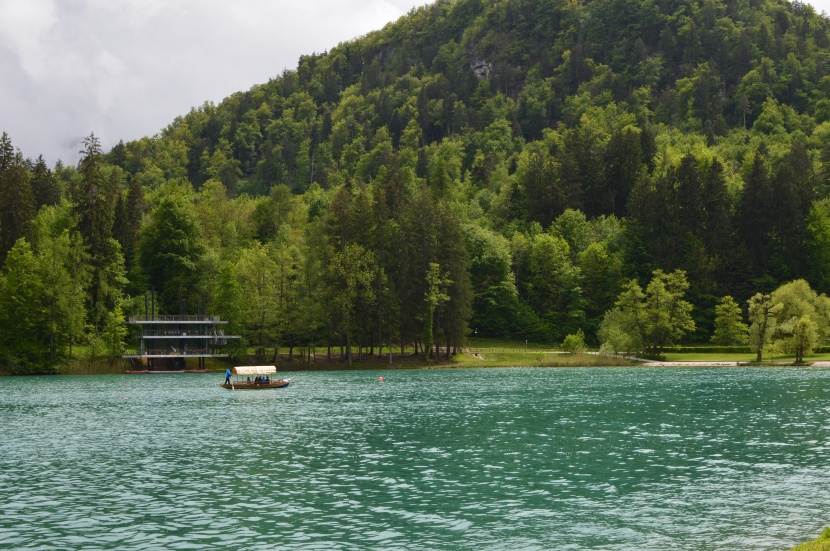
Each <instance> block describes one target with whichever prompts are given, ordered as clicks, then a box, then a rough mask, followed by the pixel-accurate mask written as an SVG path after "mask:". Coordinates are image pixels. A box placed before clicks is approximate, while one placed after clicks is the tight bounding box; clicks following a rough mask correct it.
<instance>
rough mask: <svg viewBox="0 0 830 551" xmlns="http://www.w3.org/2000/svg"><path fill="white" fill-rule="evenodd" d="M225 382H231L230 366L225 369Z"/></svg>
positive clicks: (227, 383)
mask: <svg viewBox="0 0 830 551" xmlns="http://www.w3.org/2000/svg"><path fill="white" fill-rule="evenodd" d="M225 384H226V385H229V384H231V368H230V367H229V368H227V369H226V370H225Z"/></svg>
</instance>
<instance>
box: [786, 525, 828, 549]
mask: <svg viewBox="0 0 830 551" xmlns="http://www.w3.org/2000/svg"><path fill="white" fill-rule="evenodd" d="M791 551H830V528H825V529H824V532H823V533H822V534H821V535H820V536H819V537H818V538H816V539H814V540H813V541H808V542H806V543H802V544H801V545H797V546H795V547H793V548H792V550H791Z"/></svg>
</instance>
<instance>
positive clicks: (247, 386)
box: [219, 379, 291, 390]
mask: <svg viewBox="0 0 830 551" xmlns="http://www.w3.org/2000/svg"><path fill="white" fill-rule="evenodd" d="M290 382H291V381H290V380H288V379H280V380H279V381H274V382H273V383H268V384H264V385H255V384H254V383H233V384H231V385H229V384H227V383H222V384H221V385H219V386H221V387H222V388H227V389H228V390H266V389H269V388H285V387H287V386H288V385H289V383H290Z"/></svg>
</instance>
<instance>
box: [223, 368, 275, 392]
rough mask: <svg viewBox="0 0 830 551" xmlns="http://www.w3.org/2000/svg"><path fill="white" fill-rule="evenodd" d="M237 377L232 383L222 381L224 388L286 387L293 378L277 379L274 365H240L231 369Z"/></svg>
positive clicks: (259, 388) (258, 388) (256, 388)
mask: <svg viewBox="0 0 830 551" xmlns="http://www.w3.org/2000/svg"><path fill="white" fill-rule="evenodd" d="M231 373H233V374H234V376H235V379H234V380H232V381H231V384H227V383H222V384H221V385H219V386H221V387H222V388H227V389H230V390H264V389H266V388H285V387H287V386H288V384H289V383H290V382H291V379H277V378H276V377H275V375H276V374H277V368H276V367H274V366H273V365H240V366H237V367H234V368H233V369H231Z"/></svg>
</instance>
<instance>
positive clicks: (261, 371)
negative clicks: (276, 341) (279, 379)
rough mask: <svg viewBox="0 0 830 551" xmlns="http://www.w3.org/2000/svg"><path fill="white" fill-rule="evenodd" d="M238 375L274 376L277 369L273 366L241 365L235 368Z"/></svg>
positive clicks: (234, 370)
mask: <svg viewBox="0 0 830 551" xmlns="http://www.w3.org/2000/svg"><path fill="white" fill-rule="evenodd" d="M233 372H234V373H236V374H237V375H273V374H274V373H276V372H277V368H276V367H274V366H273V365H239V366H236V367H234V368H233Z"/></svg>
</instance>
